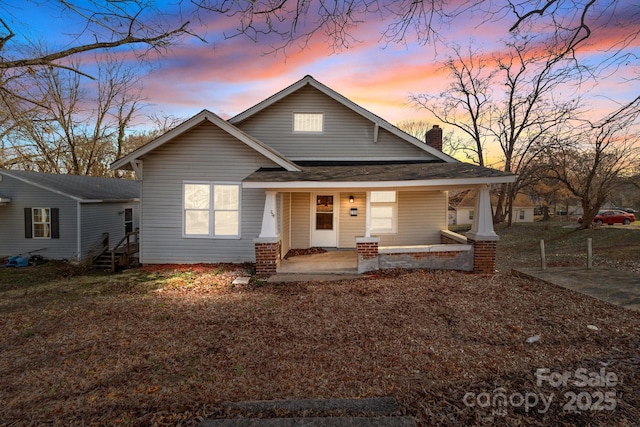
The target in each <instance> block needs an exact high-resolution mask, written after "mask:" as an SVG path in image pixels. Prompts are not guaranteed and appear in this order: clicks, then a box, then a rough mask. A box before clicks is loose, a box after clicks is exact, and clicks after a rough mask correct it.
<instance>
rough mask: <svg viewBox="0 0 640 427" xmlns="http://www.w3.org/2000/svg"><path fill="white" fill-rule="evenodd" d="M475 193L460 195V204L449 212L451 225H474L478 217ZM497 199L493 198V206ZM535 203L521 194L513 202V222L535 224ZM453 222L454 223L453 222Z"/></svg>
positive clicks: (468, 192)
mask: <svg viewBox="0 0 640 427" xmlns="http://www.w3.org/2000/svg"><path fill="white" fill-rule="evenodd" d="M476 195H477V193H476V192H475V191H464V192H462V193H460V194H459V196H461V197H459V200H458V203H457V204H456V205H455V206H451V208H450V210H449V219H450V222H449V225H464V224H472V223H473V219H474V217H475V215H476ZM496 201H497V198H496V197H495V196H494V195H492V196H491V205H492V206H495V203H496ZM534 208H535V206H534V203H533V202H532V201H531V199H530V198H529V196H527V195H525V194H521V193H519V194H518V195H517V196H516V198H515V200H514V202H513V217H512V221H513V222H533V215H534ZM451 221H453V222H451Z"/></svg>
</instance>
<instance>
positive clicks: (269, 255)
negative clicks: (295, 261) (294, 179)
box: [253, 191, 280, 276]
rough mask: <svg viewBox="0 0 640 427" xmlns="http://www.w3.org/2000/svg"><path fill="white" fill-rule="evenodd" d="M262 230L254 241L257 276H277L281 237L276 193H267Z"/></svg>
mask: <svg viewBox="0 0 640 427" xmlns="http://www.w3.org/2000/svg"><path fill="white" fill-rule="evenodd" d="M265 193H266V197H265V200H264V210H263V212H262V228H261V229H260V235H259V236H258V238H256V239H254V241H253V242H254V244H255V251H256V274H257V275H260V276H264V275H269V274H275V273H276V270H277V268H278V263H279V262H280V236H279V235H278V209H277V206H276V195H277V192H276V191H266V192H265Z"/></svg>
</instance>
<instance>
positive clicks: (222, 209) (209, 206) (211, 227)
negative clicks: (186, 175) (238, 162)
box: [184, 183, 240, 237]
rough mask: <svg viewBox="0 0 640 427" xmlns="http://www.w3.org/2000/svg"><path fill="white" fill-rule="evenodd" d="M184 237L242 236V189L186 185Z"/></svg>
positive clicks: (194, 184) (215, 185)
mask: <svg viewBox="0 0 640 427" xmlns="http://www.w3.org/2000/svg"><path fill="white" fill-rule="evenodd" d="M184 235H185V236H187V237H240V186H239V185H236V184H216V183H185V184H184Z"/></svg>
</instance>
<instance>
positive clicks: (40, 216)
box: [31, 208, 51, 239]
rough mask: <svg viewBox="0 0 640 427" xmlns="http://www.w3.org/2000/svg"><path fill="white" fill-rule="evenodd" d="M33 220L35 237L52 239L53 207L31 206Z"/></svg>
mask: <svg viewBox="0 0 640 427" xmlns="http://www.w3.org/2000/svg"><path fill="white" fill-rule="evenodd" d="M31 214H32V218H33V220H32V221H31V225H32V227H33V234H32V236H33V238H34V239H50V238H51V209H50V208H31Z"/></svg>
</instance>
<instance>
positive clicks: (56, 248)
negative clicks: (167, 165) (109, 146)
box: [0, 169, 140, 260]
mask: <svg viewBox="0 0 640 427" xmlns="http://www.w3.org/2000/svg"><path fill="white" fill-rule="evenodd" d="M139 198H140V183H139V182H137V181H131V180H124V179H114V178H97V177H88V176H76V175H55V174H46V173H38V172H25V171H15V170H3V169H0V257H6V256H9V255H18V254H23V256H24V255H28V254H29V253H34V254H38V255H42V256H43V257H44V258H47V259H68V260H82V259H84V258H85V257H86V256H87V255H88V254H89V251H90V250H91V249H92V247H93V246H94V245H95V244H96V242H97V241H98V240H99V239H100V237H101V236H102V235H103V233H108V237H109V241H110V242H111V245H114V244H116V243H117V242H118V241H119V240H120V239H121V238H122V237H123V236H124V235H125V233H126V232H128V231H133V230H135V229H136V228H138V226H139V215H140V207H139V206H140V204H139Z"/></svg>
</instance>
